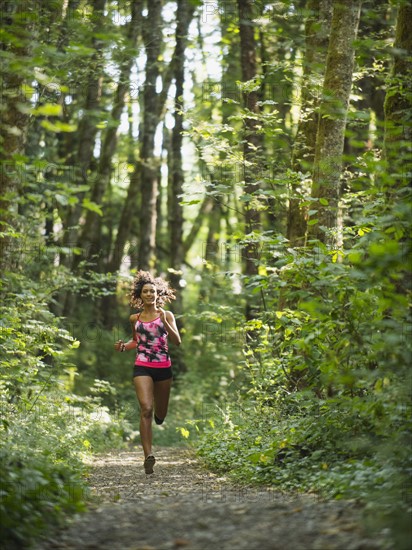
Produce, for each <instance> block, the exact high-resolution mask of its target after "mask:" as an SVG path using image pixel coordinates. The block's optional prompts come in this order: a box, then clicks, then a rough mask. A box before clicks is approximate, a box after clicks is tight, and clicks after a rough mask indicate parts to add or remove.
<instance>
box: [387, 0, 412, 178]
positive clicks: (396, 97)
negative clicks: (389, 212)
mask: <svg viewBox="0 0 412 550" xmlns="http://www.w3.org/2000/svg"><path fill="white" fill-rule="evenodd" d="M411 21H412V6H411V5H410V4H409V3H405V4H402V5H400V6H399V10H398V17H397V22H396V35H395V42H394V45H393V46H394V54H393V55H394V64H393V70H392V76H391V79H390V84H389V87H388V89H387V92H386V98H385V138H384V155H385V158H386V160H387V162H388V168H389V169H390V170H391V172H392V173H397V174H398V176H397V177H396V182H395V183H396V184H395V187H396V188H399V187H404V186H405V185H407V184H408V174H409V180H410V172H411V154H412V151H411V143H412V124H411V118H410V113H411V108H412V101H411V95H410V90H411V86H412V62H411V59H412V32H411Z"/></svg>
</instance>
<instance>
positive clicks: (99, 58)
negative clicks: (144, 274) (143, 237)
mask: <svg viewBox="0 0 412 550" xmlns="http://www.w3.org/2000/svg"><path fill="white" fill-rule="evenodd" d="M105 5H106V0H93V15H92V40H91V43H92V48H93V49H94V53H93V55H92V56H91V59H90V64H89V67H88V75H87V78H86V86H85V95H84V98H83V101H84V103H83V116H82V118H81V119H80V122H79V126H78V131H77V135H76V142H75V143H76V149H75V150H74V152H73V153H72V154H71V153H70V151H71V149H72V143H67V145H68V147H69V150H68V152H67V158H68V159H69V163H71V166H73V167H75V171H74V176H75V178H74V179H75V185H77V186H80V187H81V188H83V189H84V186H86V187H87V185H88V176H89V171H90V168H91V164H92V160H93V151H94V147H95V142H96V135H97V131H98V129H97V125H98V122H99V120H100V116H99V114H100V113H99V104H100V100H101V95H102V85H103V47H104V42H103V40H102V38H101V36H99V33H100V32H101V29H102V27H104V22H105V18H106V16H105V13H104V9H105ZM78 196H79V198H83V197H84V196H85V191H81V192H80V193H79V195H78ZM81 213H82V201H81V200H79V201H78V202H77V203H76V204H75V205H74V206H72V207H70V208H68V209H67V215H66V218H65V220H64V222H63V224H64V227H65V229H66V232H65V235H64V239H63V241H64V243H65V244H66V245H69V246H74V245H75V244H77V236H78V223H79V219H80V216H81ZM68 259H69V260H71V259H72V258H71V257H69V258H68Z"/></svg>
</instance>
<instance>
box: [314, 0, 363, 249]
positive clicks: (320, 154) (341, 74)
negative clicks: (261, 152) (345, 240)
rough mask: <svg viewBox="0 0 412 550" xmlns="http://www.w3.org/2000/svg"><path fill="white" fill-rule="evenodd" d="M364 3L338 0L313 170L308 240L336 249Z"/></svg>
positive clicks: (331, 35)
mask: <svg viewBox="0 0 412 550" xmlns="http://www.w3.org/2000/svg"><path fill="white" fill-rule="evenodd" d="M360 8H361V0H347V1H345V2H341V0H334V2H333V16H332V25H331V34H330V40H329V48H328V56H327V60H326V70H325V80H324V83H323V96H322V101H321V105H320V110H319V126H318V131H317V136H316V149H315V160H314V169H313V184H312V198H313V199H316V200H315V201H314V202H313V203H312V210H316V211H317V212H316V214H312V216H311V218H310V220H309V222H308V223H309V228H308V238H309V239H313V238H315V239H319V240H320V241H322V242H323V243H325V244H327V245H330V246H332V247H334V246H335V245H336V244H337V242H338V209H339V194H340V177H341V171H342V154H343V147H344V138H345V128H346V118H347V112H348V107H349V97H350V91H351V88H352V75H353V66H354V55H355V48H354V41H355V39H356V36H357V30H358V25H359V18H360Z"/></svg>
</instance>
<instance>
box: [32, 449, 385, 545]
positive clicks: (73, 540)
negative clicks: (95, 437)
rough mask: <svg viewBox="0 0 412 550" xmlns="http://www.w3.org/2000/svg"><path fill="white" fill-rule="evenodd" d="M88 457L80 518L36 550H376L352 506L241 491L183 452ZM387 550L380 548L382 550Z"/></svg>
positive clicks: (269, 492)
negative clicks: (151, 466)
mask: <svg viewBox="0 0 412 550" xmlns="http://www.w3.org/2000/svg"><path fill="white" fill-rule="evenodd" d="M156 459H157V462H156V466H155V473H154V474H152V475H145V473H144V470H143V468H142V461H141V455H140V451H134V452H116V453H110V454H106V455H104V456H100V457H95V458H94V460H93V463H92V470H91V475H90V486H91V491H92V492H91V495H92V498H91V504H90V509H89V511H88V512H87V513H85V514H83V515H80V516H78V517H75V518H73V520H72V521H71V523H70V525H69V526H68V527H67V528H66V529H64V530H62V531H60V532H59V533H57V534H55V535H54V536H53V538H49V539H48V540H44V541H42V542H40V543H39V544H38V545H37V546H36V550H52V549H53V550H92V549H93V550H97V549H99V550H171V549H187V550H226V549H227V550H229V549H230V550H243V549H245V550H246V549H247V550H375V549H382V548H384V547H385V546H384V545H383V543H382V541H381V538H380V537H379V536H377V538H376V539H375V540H372V539H371V538H370V537H368V536H367V535H366V534H365V533H364V532H362V529H361V527H360V524H359V517H360V513H361V512H360V509H359V508H358V507H356V506H355V504H354V503H351V502H340V501H331V502H321V501H319V499H316V498H315V497H312V496H309V495H303V496H294V495H293V496H286V495H284V494H282V493H280V492H278V491H274V490H273V489H271V488H268V487H267V488H263V487H240V486H237V485H234V484H233V483H230V482H229V481H228V480H227V479H226V478H224V477H219V476H217V475H215V474H213V473H211V472H209V471H207V470H205V469H204V468H203V467H202V466H201V465H200V464H199V462H198V461H197V460H196V458H195V457H194V455H193V453H192V452H191V451H189V450H187V449H178V448H167V449H166V448H164V449H157V452H156ZM386 548H387V546H386Z"/></svg>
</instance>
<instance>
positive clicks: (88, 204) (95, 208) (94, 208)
mask: <svg viewBox="0 0 412 550" xmlns="http://www.w3.org/2000/svg"><path fill="white" fill-rule="evenodd" d="M82 205H83V208H86V210H90V211H91V212H95V213H96V214H99V216H103V211H102V209H101V208H100V206H99V205H98V204H96V203H95V202H93V201H91V200H90V199H87V198H85V199H83V202H82Z"/></svg>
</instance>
